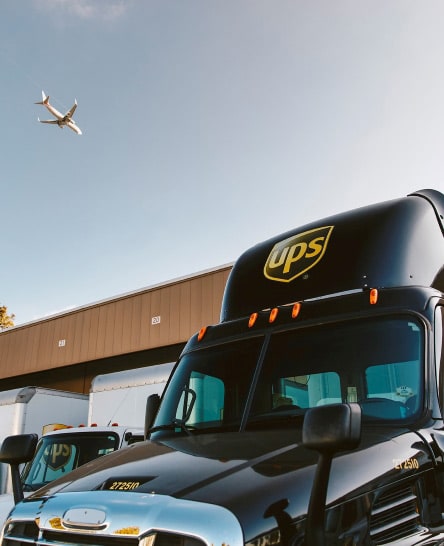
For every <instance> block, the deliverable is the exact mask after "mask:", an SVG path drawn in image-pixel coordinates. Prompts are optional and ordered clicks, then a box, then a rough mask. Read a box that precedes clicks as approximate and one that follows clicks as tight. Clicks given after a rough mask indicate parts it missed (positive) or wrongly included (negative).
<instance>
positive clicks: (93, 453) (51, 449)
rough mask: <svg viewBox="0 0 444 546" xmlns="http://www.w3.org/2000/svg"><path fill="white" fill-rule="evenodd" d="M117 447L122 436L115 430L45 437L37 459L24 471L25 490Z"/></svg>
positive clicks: (55, 477)
mask: <svg viewBox="0 0 444 546" xmlns="http://www.w3.org/2000/svg"><path fill="white" fill-rule="evenodd" d="M118 446H119V437H118V435H117V434H115V433H113V432H94V433H89V434H86V435H82V434H81V433H79V434H69V435H67V434H64V435H63V434H60V435H50V436H42V438H41V439H40V441H39V444H38V446H37V450H36V454H35V456H34V458H33V459H32V461H31V462H30V463H28V465H27V466H26V467H25V468H24V470H23V474H22V482H23V490H24V491H25V492H26V491H28V492H29V491H36V490H37V489H39V488H40V487H42V486H43V485H45V484H47V483H49V482H51V481H53V480H55V479H57V478H60V477H61V476H63V475H65V474H67V473H68V472H69V471H70V470H73V469H74V468H77V467H78V466H80V465H82V464H85V463H87V462H89V461H92V460H93V459H96V458H98V457H101V456H103V455H106V454H107V453H111V452H112V451H114V450H116V449H118Z"/></svg>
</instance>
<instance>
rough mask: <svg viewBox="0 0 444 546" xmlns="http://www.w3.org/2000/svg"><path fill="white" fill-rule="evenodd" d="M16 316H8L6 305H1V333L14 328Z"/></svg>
mask: <svg viewBox="0 0 444 546" xmlns="http://www.w3.org/2000/svg"><path fill="white" fill-rule="evenodd" d="M14 319H15V315H8V308H7V307H6V305H0V331H1V330H6V328H11V326H14Z"/></svg>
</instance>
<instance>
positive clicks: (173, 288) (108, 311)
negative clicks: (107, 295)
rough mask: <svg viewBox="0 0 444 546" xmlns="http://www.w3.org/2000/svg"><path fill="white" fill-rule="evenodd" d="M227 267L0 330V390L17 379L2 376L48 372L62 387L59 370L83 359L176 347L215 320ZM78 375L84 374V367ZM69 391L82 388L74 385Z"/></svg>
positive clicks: (61, 371) (77, 363) (65, 370)
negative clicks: (12, 379) (74, 387)
mask: <svg viewBox="0 0 444 546" xmlns="http://www.w3.org/2000/svg"><path fill="white" fill-rule="evenodd" d="M230 270H231V266H224V267H221V268H219V269H216V270H213V271H209V272H204V273H201V274H197V275H195V276H192V277H187V278H184V279H180V280H177V281H172V282H171V283H165V284H163V285H159V286H156V287H151V288H148V289H145V290H141V291H138V292H135V293H131V294H128V295H124V296H121V297H118V298H115V299H112V300H107V301H105V302H101V303H97V304H93V305H91V306H86V307H83V308H80V309H76V310H73V311H72V312H68V313H64V314H63V315H57V316H55V317H52V318H51V317H50V318H48V319H44V320H42V321H38V322H34V323H29V324H27V325H23V326H20V327H15V328H12V329H10V330H5V331H3V332H1V333H0V390H4V388H3V386H2V385H5V386H8V388H12V387H11V385H12V384H14V386H15V385H16V383H17V381H12V382H11V380H9V381H3V382H2V380H6V379H8V378H16V379H17V378H20V377H32V378H33V379H34V378H37V379H38V377H39V375H38V374H39V373H42V372H45V371H46V372H48V370H52V371H53V372H54V374H53V375H54V376H55V379H54V381H53V383H54V385H50V386H59V388H60V385H63V377H62V374H64V375H66V374H67V371H68V370H69V369H70V367H74V368H75V367H76V366H78V365H79V364H81V363H86V362H89V363H91V362H94V361H103V360H104V359H105V361H106V359H110V358H112V357H116V356H118V355H129V354H132V353H138V352H140V351H150V350H155V349H158V348H162V347H168V346H175V347H180V346H181V344H183V343H185V342H186V341H187V339H188V338H189V337H191V335H193V334H194V333H195V332H196V331H198V330H199V329H200V328H201V327H202V326H203V325H206V324H214V323H216V322H218V321H219V315H220V306H221V302H222V296H223V291H224V287H225V283H226V280H227V277H228V274H229V272H230ZM140 365H142V364H140ZM74 368H73V370H74ZM90 368H91V369H93V368H94V366H91V365H90ZM57 370H59V379H60V380H59V381H57ZM105 371H106V370H105ZM109 371H115V370H114V369H110V370H109ZM102 373H103V372H102ZM30 374H31V375H30ZM78 374H79V377H80V375H82V374H83V375H84V374H85V367H83V368H82V371H81V372H80V371H79V372H78ZM68 375H70V376H72V375H74V376H76V375H77V374H76V373H74V374H73V372H71V373H69V372H68ZM88 375H90V373H88ZM42 377H43V375H42ZM45 377H46V378H48V377H49V375H48V373H46V375H45ZM51 377H52V376H51ZM26 384H29V383H26ZM33 384H36V381H34V383H33ZM42 386H43V385H42ZM46 386H48V380H47V379H46ZM85 388H86V387H83V389H85ZM73 390H82V389H81V388H79V386H78V385H77V386H76V389H73Z"/></svg>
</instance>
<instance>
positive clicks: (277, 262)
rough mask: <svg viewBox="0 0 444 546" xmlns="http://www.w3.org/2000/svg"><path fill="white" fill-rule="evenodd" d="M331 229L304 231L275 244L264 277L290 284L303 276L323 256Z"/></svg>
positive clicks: (321, 228) (265, 267)
mask: <svg viewBox="0 0 444 546" xmlns="http://www.w3.org/2000/svg"><path fill="white" fill-rule="evenodd" d="M333 227H334V226H324V227H320V228H316V229H311V230H310V231H304V232H303V233H298V234H297V235H293V237H289V238H288V239H285V240H283V241H281V242H279V243H277V244H275V245H274V247H273V248H272V250H271V252H270V255H269V256H268V259H267V262H266V264H265V266H264V275H265V276H266V277H267V279H270V280H272V281H279V282H290V281H292V280H294V279H296V278H297V277H300V276H301V275H303V274H304V273H305V272H307V271H308V270H309V269H311V268H312V267H314V266H315V265H316V264H317V263H318V262H319V261H320V260H321V258H322V257H323V256H324V253H325V249H326V248H327V244H328V240H329V239H330V235H331V232H332V231H333Z"/></svg>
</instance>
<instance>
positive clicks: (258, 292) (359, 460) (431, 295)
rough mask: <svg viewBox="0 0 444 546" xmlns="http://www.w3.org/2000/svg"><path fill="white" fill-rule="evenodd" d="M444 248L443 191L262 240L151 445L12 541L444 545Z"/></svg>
mask: <svg viewBox="0 0 444 546" xmlns="http://www.w3.org/2000/svg"><path fill="white" fill-rule="evenodd" d="M443 259H444V195H442V194H441V193H439V192H438V191H435V190H422V191H418V192H415V193H413V194H411V195H409V196H407V197H404V198H400V199H396V200H392V201H388V202H384V203H381V204H376V205H371V206H368V207H364V208H360V209H357V210H352V211H350V212H346V213H343V214H339V215H336V216H332V217H330V218H327V219H322V220H319V221H315V222H313V223H310V224H308V225H304V226H302V227H299V228H297V229H295V230H294V231H290V232H288V233H285V234H283V235H279V236H277V237H275V238H273V239H271V240H268V241H266V242H263V243H261V244H258V245H257V246H255V247H253V248H251V249H250V250H248V251H247V252H245V253H244V254H243V255H242V256H241V257H240V258H239V259H238V260H237V262H236V263H235V265H234V267H233V269H232V272H231V274H230V276H229V279H228V281H227V286H226V290H225V294H224V298H223V302H222V309H221V319H220V323H219V324H216V325H213V326H207V327H203V328H202V329H201V330H200V331H199V332H198V333H196V335H194V336H193V337H192V338H191V339H190V340H189V342H188V344H187V345H186V347H185V349H184V350H183V353H182V355H181V357H180V359H179V361H178V363H177V365H176V367H175V369H174V371H173V373H172V375H171V376H170V379H169V382H168V384H167V386H166V389H165V391H164V393H163V395H162V398H161V400H160V405H159V404H158V403H157V399H156V397H155V396H154V397H151V398H150V403H149V405H148V411H147V436H148V439H147V441H145V442H141V443H139V444H135V445H134V446H130V447H128V448H126V449H123V450H121V451H119V452H116V453H114V454H110V455H107V456H105V457H102V458H101V459H99V460H97V461H94V462H91V463H88V464H86V465H84V466H83V467H81V468H79V469H78V470H75V471H74V472H72V473H70V474H67V475H66V477H65V478H61V479H59V480H56V481H55V482H52V483H51V484H49V485H48V486H46V487H43V488H42V489H40V490H38V491H36V492H34V493H33V494H31V495H30V496H29V497H27V498H26V499H25V500H23V501H22V502H20V503H18V504H17V505H16V507H15V508H14V510H13V511H12V513H11V514H10V516H9V519H8V520H7V522H6V524H5V526H4V528H3V532H2V545H3V546H24V545H25V544H28V545H29V544H38V545H42V546H43V545H45V546H53V545H54V546H55V545H60V544H64V545H66V544H70V545H90V546H91V545H93V546H105V545H106V546H113V545H115V546H173V545H174V546H210V545H229V546H240V545H245V544H246V545H249V546H265V545H291V546H297V545H305V546H313V545H318V544H325V545H344V546H351V545H382V544H391V545H404V546H407V545H414V544H415V545H424V546H425V545H428V546H431V545H435V546H438V545H439V544H441V545H442V544H444V517H443V512H444V480H443V476H444V474H443V472H444V464H443V463H444V460H443V456H444V428H443V404H444V392H443V390H444V389H443V387H444V386H443V373H444V352H443V344H444V342H443V322H444V269H443V261H444V260H443ZM153 416H154V418H153V420H152V417H153Z"/></svg>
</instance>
